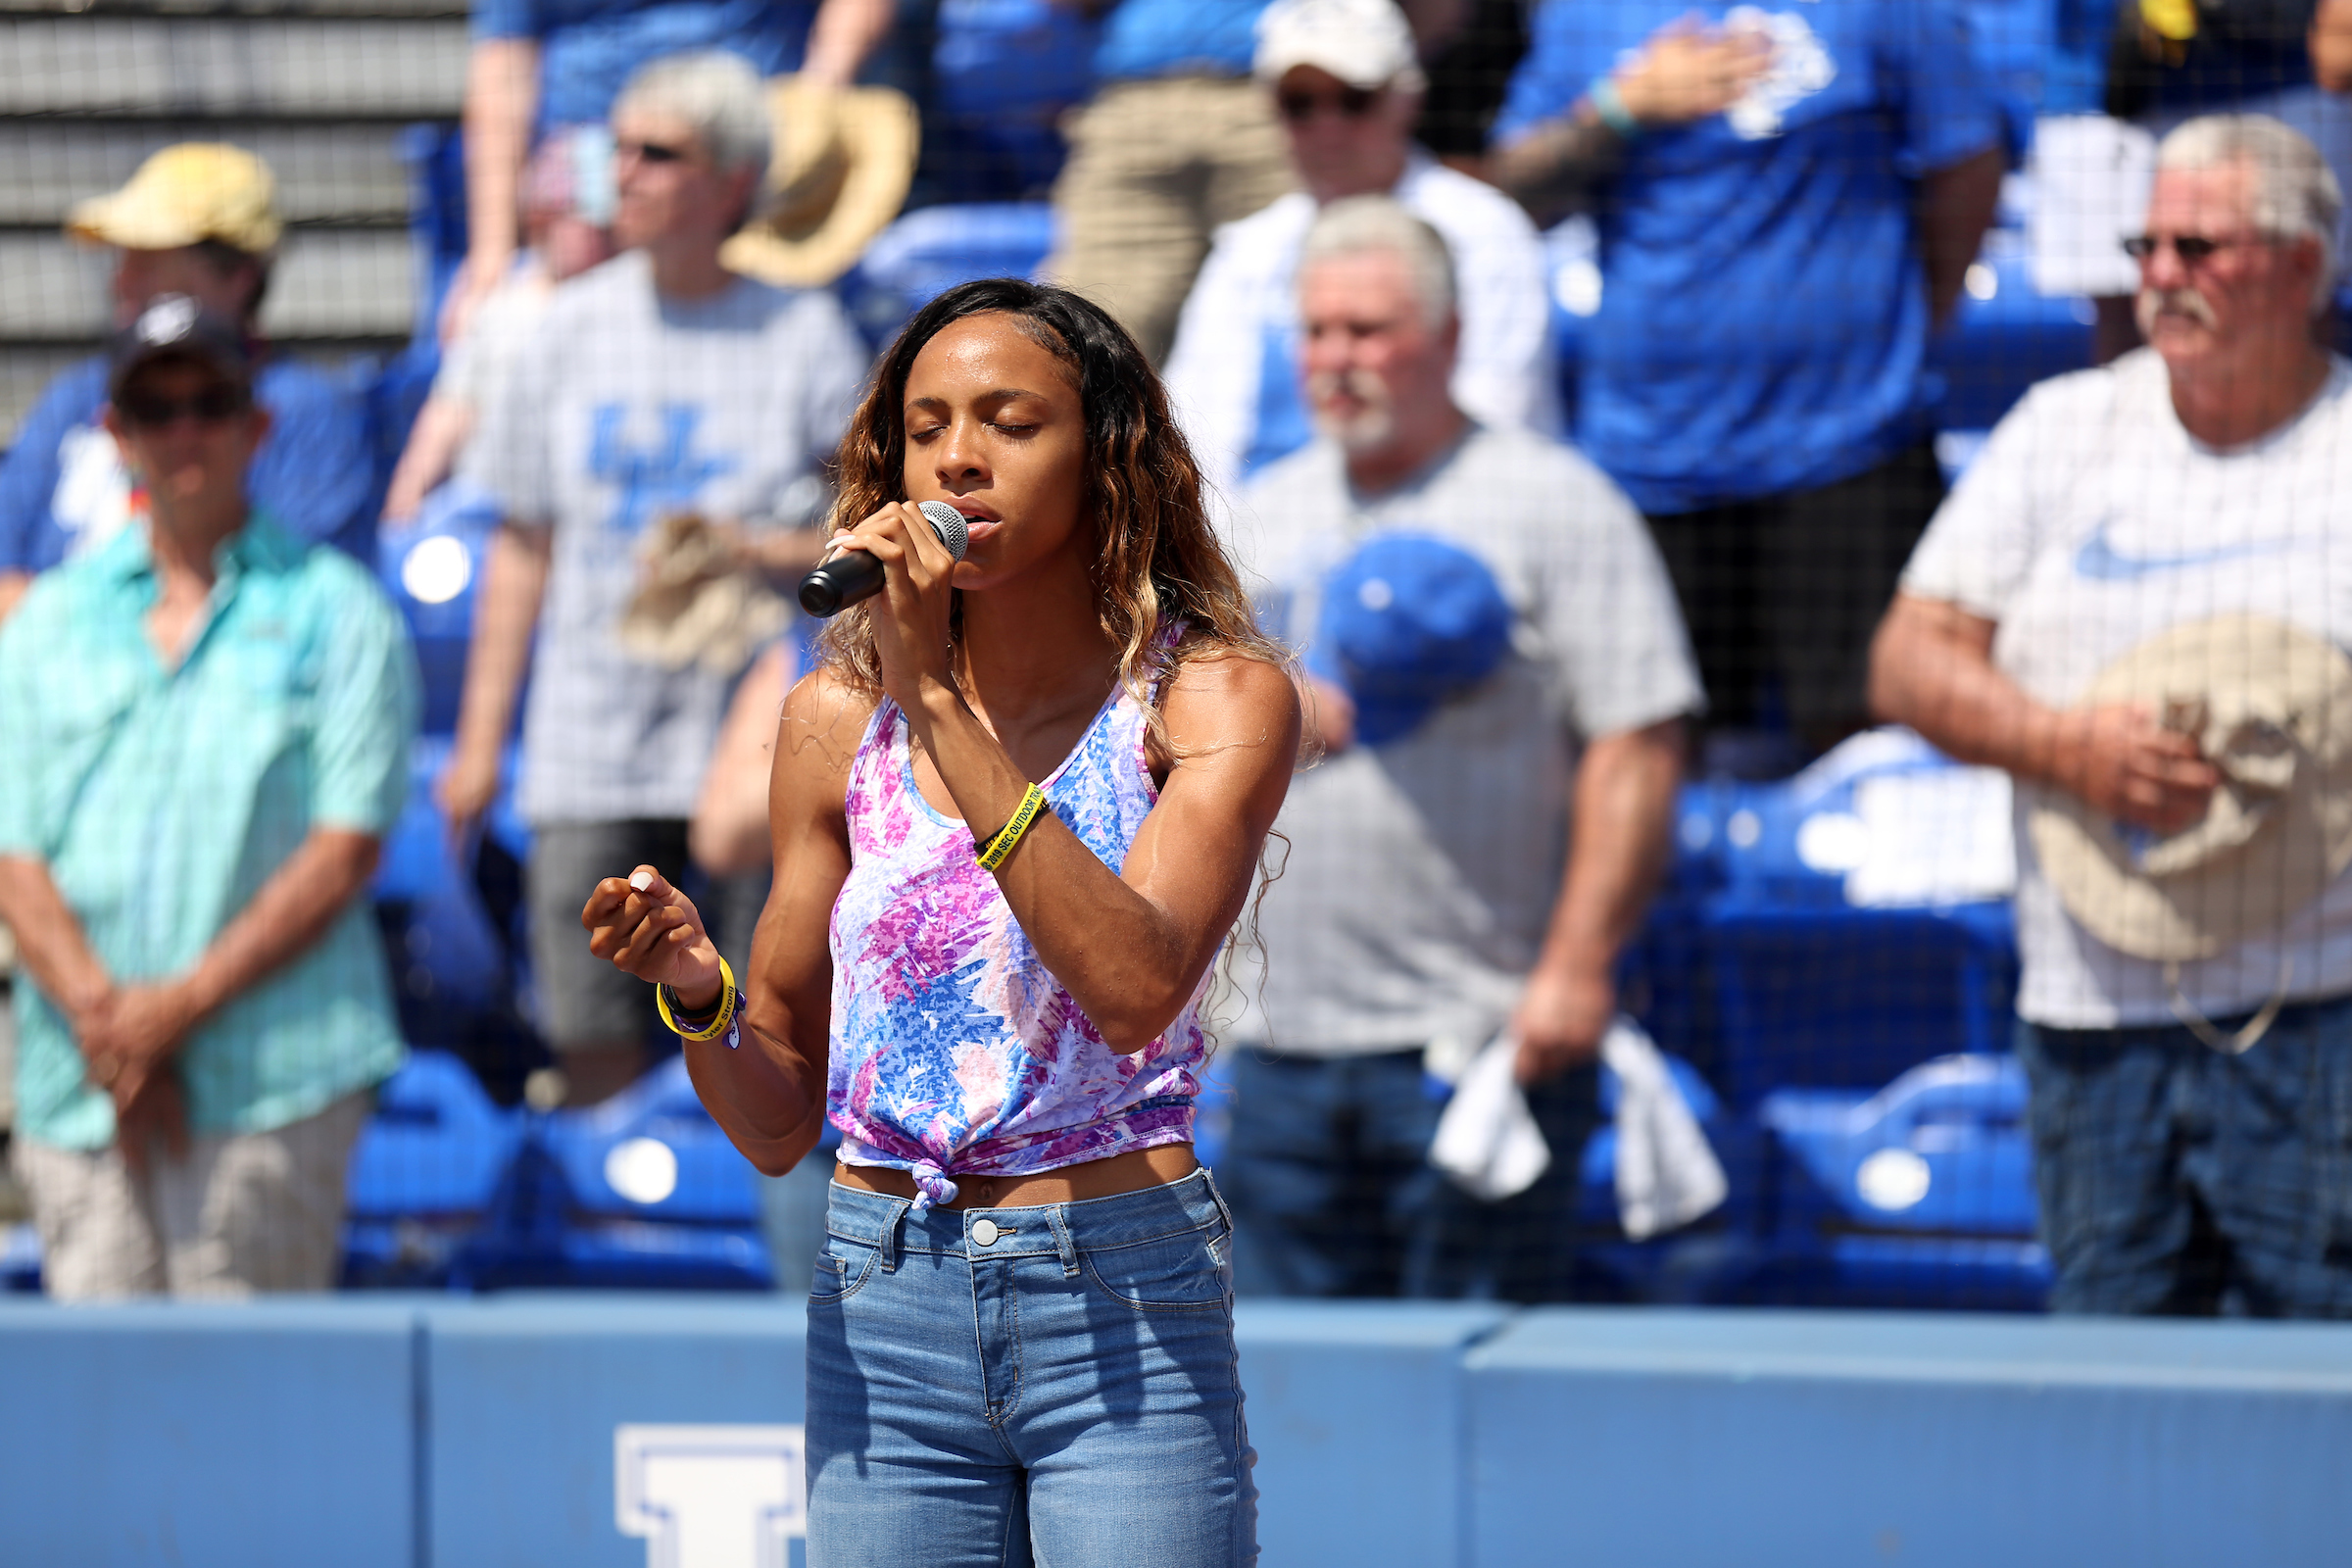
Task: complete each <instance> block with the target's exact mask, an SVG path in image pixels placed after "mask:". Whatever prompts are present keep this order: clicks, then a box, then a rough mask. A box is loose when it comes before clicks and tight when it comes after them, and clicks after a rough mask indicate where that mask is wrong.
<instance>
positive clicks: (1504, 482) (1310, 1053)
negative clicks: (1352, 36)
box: [1217, 196, 1700, 1300]
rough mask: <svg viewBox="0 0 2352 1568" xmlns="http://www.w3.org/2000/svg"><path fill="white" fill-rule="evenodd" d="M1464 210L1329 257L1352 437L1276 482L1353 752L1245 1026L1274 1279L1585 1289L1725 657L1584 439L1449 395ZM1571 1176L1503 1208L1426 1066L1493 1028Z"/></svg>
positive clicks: (1281, 531) (1285, 468)
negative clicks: (1605, 1137)
mask: <svg viewBox="0 0 2352 1568" xmlns="http://www.w3.org/2000/svg"><path fill="white" fill-rule="evenodd" d="M1453 276H1454V274H1453V268H1452V262H1451V259H1450V257H1449V256H1448V254H1447V252H1446V243H1445V241H1444V240H1443V239H1441V238H1440V237H1439V236H1438V234H1437V231H1436V230H1435V229H1433V228H1432V227H1431V226H1430V225H1429V224H1428V223H1426V222H1424V221H1422V220H1421V219H1419V218H1416V217H1414V216H1413V215H1412V214H1411V213H1410V212H1408V211H1407V210H1406V209H1405V208H1403V207H1402V206H1401V205H1399V204H1398V203H1397V202H1396V201H1394V200H1392V199H1391V198H1389V197H1386V196H1355V197H1349V198H1348V199H1345V200H1342V201H1336V202H1333V203H1332V204H1330V205H1329V206H1327V207H1325V208H1324V209H1323V210H1322V212H1321V213H1320V214H1319V215H1318V216H1317V218H1316V220H1315V221H1314V224H1313V226H1312V227H1311V228H1309V229H1308V231H1307V233H1306V237H1305V239H1304V241H1303V243H1302V245H1301V247H1300V262H1299V319H1300V323H1301V330H1302V336H1303V341H1302V344H1301V355H1302V359H1303V366H1304V369H1305V379H1306V385H1307V389H1308V397H1309V400H1310V402H1311V404H1312V406H1313V411H1314V417H1315V424H1316V427H1317V430H1318V431H1319V433H1320V435H1321V439H1320V440H1318V441H1316V442H1315V443H1314V444H1313V445H1311V446H1309V447H1307V448H1305V449H1304V450H1302V451H1300V452H1298V453H1296V454H1294V455H1293V456H1291V457H1289V458H1287V459H1285V460H1283V461H1282V462H1281V463H1279V464H1276V465H1275V466H1272V467H1270V468H1268V469H1266V470H1265V472H1264V473H1263V474H1262V475H1260V477H1259V479H1258V481H1257V483H1256V484H1255V485H1253V486H1252V487H1251V488H1250V491H1249V492H1248V494H1247V497H1246V501H1245V508H1244V510H1245V512H1246V513H1247V514H1248V515H1249V518H1248V519H1247V520H1245V522H1244V523H1243V525H1242V528H1243V535H1242V538H1241V540H1240V541H1239V545H1240V551H1241V554H1242V557H1243V559H1244V561H1245V563H1246V564H1247V565H1248V566H1249V568H1250V572H1251V573H1252V575H1253V576H1254V578H1255V581H1254V582H1253V584H1252V592H1253V593H1254V594H1255V595H1256V596H1257V599H1258V602H1259V608H1260V613H1261V614H1262V615H1263V616H1264V617H1265V620H1266V624H1267V626H1268V628H1269V629H1270V630H1272V631H1274V632H1275V633H1276V634H1277V635H1279V636H1281V637H1283V638H1284V639H1285V640H1286V641H1287V642H1289V643H1290V644H1292V645H1293V646H1294V647H1297V648H1299V649H1300V650H1301V651H1302V652H1303V653H1304V655H1305V656H1306V667H1307V669H1308V670H1309V671H1310V672H1311V674H1310V676H1309V678H1308V685H1309V687H1310V693H1309V695H1310V698H1311V701H1310V702H1309V703H1308V705H1307V715H1308V724H1309V726H1310V728H1311V729H1312V730H1313V731H1314V733H1315V736H1316V738H1317V739H1319V742H1320V748H1321V754H1322V755H1321V759H1320V760H1319V761H1318V762H1316V763H1315V765H1313V766H1311V767H1310V768H1308V770H1307V771H1305V772H1304V773H1302V774H1301V775H1300V776H1299V778H1298V779H1297V780H1295V781H1294V782H1293V784H1292V786H1291V795H1290V802H1289V804H1288V805H1286V806H1285V807H1284V808H1283V813H1282V816H1281V819H1280V823H1279V831H1280V832H1281V833H1282V834H1283V835H1284V836H1285V837H1286V838H1287V839H1288V841H1289V848H1288V852H1287V857H1285V856H1278V857H1277V859H1278V860H1280V862H1281V864H1282V870H1281V874H1280V875H1278V876H1276V877H1274V878H1273V879H1272V881H1271V882H1270V883H1269V884H1268V885H1267V888H1266V894H1265V899H1264V902H1263V906H1262V907H1261V909H1260V933H1261V936H1262V938H1263V945H1264V958H1265V965H1266V967H1265V974H1264V980H1263V983H1262V985H1257V986H1255V987H1250V985H1248V984H1247V982H1245V985H1244V991H1245V993H1246V994H1247V995H1250V997H1251V998H1252V999H1253V1000H1254V1001H1255V1002H1256V1003H1257V1005H1258V1016H1257V1017H1256V1018H1254V1019H1252V1020H1250V1021H1249V1022H1248V1023H1247V1024H1245V1026H1244V1027H1243V1028H1242V1029H1240V1030H1238V1031H1236V1033H1237V1034H1238V1035H1239V1036H1240V1038H1241V1040H1242V1042H1243V1043H1242V1045H1241V1047H1240V1049H1238V1050H1237V1051H1236V1052H1235V1053H1234V1054H1233V1058H1232V1060H1233V1068H1232V1070H1233V1073H1234V1077H1235V1081H1236V1087H1237V1088H1238V1090H1239V1094H1240V1100H1239V1105H1238V1108H1237V1110H1236V1113H1235V1121H1234V1127H1233V1138H1232V1147H1231V1152H1230V1153H1229V1155H1228V1157H1227V1158H1226V1160H1225V1161H1224V1162H1223V1163H1222V1164H1221V1165H1220V1166H1219V1168H1218V1173H1217V1174H1218V1178H1219V1180H1220V1181H1225V1182H1227V1190H1228V1192H1229V1194H1230V1195H1231V1199H1232V1202H1233V1207H1234V1212H1235V1218H1236V1226H1237V1230H1236V1236H1237V1242H1236V1248H1237V1250H1236V1253H1235V1267H1236V1282H1237V1289H1240V1290H1243V1291H1252V1292H1264V1293H1277V1294H1286V1295H1301V1296H1393V1295H1400V1294H1401V1295H1408V1296H1472V1295H1478V1294H1481V1293H1482V1292H1485V1293H1491V1294H1493V1295H1495V1296H1498V1297H1501V1298H1503V1299H1511V1300H1556V1299H1562V1298H1563V1297H1564V1296H1565V1295H1566V1294H1567V1290H1568V1283H1569V1264H1570V1262H1571V1255H1570V1253H1569V1252H1568V1250H1566V1248H1565V1247H1564V1245H1563V1244H1564V1242H1565V1240H1566V1232H1567V1222H1568V1219H1569V1217H1570V1215H1571V1213H1572V1212H1573V1200H1574V1197H1575V1194H1576V1190H1577V1189H1576V1182H1577V1155H1578V1152H1580V1151H1581V1149H1582V1148H1583V1146H1584V1142H1585V1138H1586V1135H1587V1134H1588V1133H1589V1132H1590V1131H1591V1129H1592V1126H1593V1119H1594V1115H1595V1085H1596V1073H1595V1070H1594V1056H1595V1053H1596V1051H1597V1049H1598V1047H1599V1043H1600V1039H1601V1035H1602V1033H1603V1032H1604V1031H1605V1030H1606V1029H1607V1027H1608V1025H1609V1022H1610V1020H1611V1018H1612V1017H1613V1016H1614V1014H1615V1011H1616V993H1615V990H1614V987H1613V985H1612V983H1611V979H1610V974H1611V969H1612V966H1613V964H1614V963H1615V960H1616V956H1617V952H1618V949H1619V948H1620V946H1622V944H1623V943H1624V942H1625V940H1626V938H1627V937H1628V936H1630V935H1631V934H1632V932H1633V930H1634V928H1635V927H1636V925H1637V924H1638V923H1639V922H1640V920H1641V917H1642V908H1643V906H1644V905H1645V904H1646V903H1647V900H1648V896H1649V891H1650V887H1651V884H1652V882H1653V880H1654V879H1655V876H1656V874H1657V870H1658V867H1659V866H1660V864H1662V863H1663V861H1664V859H1665V857H1666V847H1667V823H1668V820H1669V816H1670V813H1671V809H1672V806H1673V802H1674V789H1675V784H1676V781H1677V780H1678V779H1679V778H1680V776H1681V766H1682V749H1683V719H1684V715H1686V714H1688V713H1691V712H1692V711H1695V710H1696V709H1697V707H1698V706H1699V700H1700V699H1699V687H1698V677H1697V673H1696V671H1695V669H1694V668H1693V667H1692V664H1691V654H1690V648H1689V645H1688V643H1687V642H1686V640H1685V638H1684V635H1683V627H1682V621H1681V618H1680V616H1679V615H1678V614H1677V613H1676V611H1675V606H1674V593H1673V589H1672V587H1671V586H1670V585H1669V583H1668V582H1667V579H1666V574H1665V570H1664V568H1663V567H1662V566H1661V565H1660V564H1659V562H1658V557H1657V553H1656V551H1655V549H1654V548H1653V547H1652V546H1651V544H1650V542H1649V539H1648V537H1647V535H1646V534H1645V533H1644V532H1643V531H1642V519H1641V517H1640V516H1639V515H1637V514H1636V513H1635V511H1634V509H1633V506H1632V504H1631V503H1630V502H1628V501H1627V500H1626V498H1625V497H1624V496H1623V495H1622V494H1620V493H1619V492H1618V490H1617V488H1616V487H1615V486H1614V485H1612V484H1611V483H1610V482H1609V481H1608V479H1607V478H1606V477H1604V476H1603V475H1602V474H1601V473H1600V471H1599V470H1598V469H1597V468H1594V467H1593V466H1592V465H1591V464H1589V463H1587V462H1586V461H1585V460H1584V459H1582V458H1580V457H1578V456H1577V455H1576V454H1575V453H1573V452H1571V451H1569V450H1568V449H1567V448H1565V447H1563V446H1560V445H1559V444H1557V443H1556V442H1552V441H1548V440H1545V439H1544V438H1542V437H1540V436H1536V435H1532V434H1529V433H1527V432H1525V431H1522V430H1506V429H1495V428H1489V427H1487V426H1485V425H1482V424H1479V423H1477V422H1476V421H1474V420H1473V419H1472V418H1471V417H1469V416H1468V415H1466V414H1464V413H1463V412H1462V410H1461V409H1460V408H1459V407H1458V406H1456V404H1455V403H1454V401H1453V399H1452V396H1451V394H1450V393H1449V391H1448V388H1449V386H1450V385H1451V384H1452V382H1451V373H1452V370H1453V368H1454V358H1455V354H1456V352H1457V345H1458V343H1459V341H1460V333H1461V319H1460V316H1459V314H1458V313H1457V311H1456V308H1455V302H1454V283H1453ZM1490 1042H1495V1045H1494V1046H1493V1047H1492V1048H1491V1049H1495V1050H1499V1051H1504V1052H1515V1054H1516V1056H1515V1063H1514V1066H1515V1072H1516V1076H1517V1078H1518V1080H1519V1081H1520V1082H1521V1083H1522V1084H1524V1085H1525V1086H1527V1093H1528V1097H1529V1101H1530V1104H1531V1108H1532V1109H1533V1111H1534V1113H1535V1116H1536V1118H1537V1121H1538V1123H1539V1125H1540V1126H1541V1127H1542V1128H1543V1130H1544V1135H1545V1138H1546V1140H1547V1142H1548V1143H1549V1145H1550V1149H1551V1153H1552V1162H1551V1167H1550V1169H1549V1170H1548V1171H1547V1172H1546V1173H1545V1174H1544V1176H1543V1177H1541V1178H1540V1179H1539V1180H1538V1181H1537V1182H1536V1184H1535V1185H1534V1186H1533V1187H1531V1188H1529V1189H1527V1190H1526V1191H1524V1192H1522V1193H1520V1194H1518V1195H1517V1196H1514V1197H1511V1198H1508V1199H1506V1200H1503V1201H1498V1202H1495V1203H1491V1204H1490V1203H1482V1202H1480V1201H1477V1200H1475V1199H1472V1198H1470V1197H1468V1196H1467V1195H1465V1194H1463V1193H1460V1192H1455V1191H1452V1190H1450V1189H1449V1188H1447V1187H1446V1184H1445V1182H1444V1181H1443V1179H1442V1178H1441V1177H1440V1176H1439V1175H1438V1174H1437V1173H1436V1172H1435V1171H1434V1170H1433V1169H1432V1168H1431V1167H1430V1165H1429V1163H1428V1160H1427V1157H1426V1156H1427V1152H1428V1150H1429V1145H1430V1139H1431V1136H1432V1134H1433V1133H1434V1132H1435V1130H1436V1125H1437V1120H1438V1115H1439V1112H1440V1110H1441V1108H1442V1106H1441V1104H1440V1103H1439V1101H1438V1100H1437V1099H1434V1098H1433V1097H1432V1096H1431V1095H1430V1093H1429V1091H1428V1089H1427V1088H1426V1086H1425V1077H1424V1075H1425V1070H1434V1071H1435V1072H1436V1073H1437V1074H1438V1075H1439V1076H1441V1077H1445V1076H1449V1075H1451V1074H1452V1073H1454V1072H1458V1071H1459V1070H1460V1068H1461V1065H1462V1062H1463V1058H1464V1057H1465V1056H1466V1055H1468V1054H1472V1053H1476V1052H1479V1051H1480V1050H1481V1049H1482V1048H1489V1043H1490Z"/></svg>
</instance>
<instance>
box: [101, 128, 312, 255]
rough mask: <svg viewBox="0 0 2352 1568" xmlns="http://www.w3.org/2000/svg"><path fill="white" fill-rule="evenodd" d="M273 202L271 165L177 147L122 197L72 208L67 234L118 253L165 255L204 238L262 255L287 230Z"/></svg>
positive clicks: (226, 151) (222, 147)
mask: <svg viewBox="0 0 2352 1568" xmlns="http://www.w3.org/2000/svg"><path fill="white" fill-rule="evenodd" d="M276 198H277V182H276V181H275V180H273V179H272V178H270V166H269V165H267V164H265V163H263V162H262V161H261V160H260V159H259V158H256V157H255V156H254V155H253V154H251V153H249V152H247V151H246V150H245V149H244V148H242V147H231V146H229V145H228V144H227V143H225V142H214V141H183V142H180V143H178V144H177V145H176V146H172V147H167V148H165V149H164V150H163V151H162V152H159V153H157V154H156V155H155V156H154V157H152V158H150V159H148V160H147V161H146V162H145V163H143V164H141V165H140V166H139V172H137V173H135V174H133V175H131V176H130V182H129V183H128V184H126V185H124V186H123V188H122V189H121V190H119V191H115V192H113V193H111V194H109V195H105V196H94V197H92V198H91V199H90V200H88V201H86V202H82V203H80V204H79V205H78V206H76V207H75V208H74V209H73V212H72V213H71V214H70V215H69V216H68V217H67V219H66V232H67V233H68V234H71V235H72V236H73V238H75V239H77V240H81V241H83V242H84V243H86V244H91V245H120V246H122V247H123V249H124V250H133V251H171V250H177V249H179V248H180V247H181V246H183V245H194V244H197V243H199V242H201V241H204V240H208V239H210V240H219V241H220V242H221V244H223V245H233V246H235V247H236V248H237V249H238V250H241V251H245V252H247V253H248V254H251V255H254V256H263V255H267V254H268V253H269V252H270V251H272V250H274V249H275V248H276V246H277V238H278V235H279V234H280V233H281V232H282V231H283V229H284V227H285V225H284V224H283V223H281V222H280V221H278V216H277V210H276Z"/></svg>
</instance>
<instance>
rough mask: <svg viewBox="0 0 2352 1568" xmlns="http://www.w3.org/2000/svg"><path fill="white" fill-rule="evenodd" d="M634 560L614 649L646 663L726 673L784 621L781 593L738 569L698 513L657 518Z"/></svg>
mask: <svg viewBox="0 0 2352 1568" xmlns="http://www.w3.org/2000/svg"><path fill="white" fill-rule="evenodd" d="M637 555H638V564H639V565H640V566H641V567H642V568H643V571H644V575H643V578H642V580H641V581H640V582H639V584H638V588H637V591H636V593H635V594H633V595H632V596H631V597H630V600H629V606H628V609H627V610H625V611H623V612H622V613H621V617H620V626H619V632H620V646H621V648H622V649H623V650H624V651H626V652H627V653H628V654H629V655H630V656H631V657H632V658H635V659H638V660H640V661H642V662H645V663H649V664H656V665H659V666H660V667H662V668H663V669H671V670H679V669H685V668H686V667H688V666H689V665H694V664H699V665H701V666H702V668H703V670H704V672H705V673H707V674H711V675H717V676H721V677H725V676H731V675H734V674H737V673H739V672H740V671H741V670H742V669H743V666H744V665H746V664H748V663H750V662H752V656H753V655H754V654H756V653H758V652H759V651H760V647H761V645H763V644H764V643H766V642H767V641H768V640H769V639H770V638H772V637H774V636H775V635H776V634H777V633H778V632H780V631H782V630H783V629H784V628H785V626H787V625H788V624H790V623H791V620H792V608H791V607H790V606H789V605H787V604H785V602H784V598H783V596H782V595H781V594H778V593H777V592H776V591H775V590H774V589H772V588H770V587H768V586H767V584H766V583H765V582H764V581H763V580H762V579H761V578H760V575H759V574H758V573H757V572H754V571H751V570H749V569H747V568H745V567H743V566H740V565H738V564H736V558H735V551H734V548H733V546H732V544H731V543H730V541H729V540H728V538H727V536H726V534H725V533H724V532H723V531H721V530H720V529H718V528H715V527H713V526H712V525H711V522H710V520H709V519H707V518H705V517H703V516H701V515H698V514H695V513H691V512H678V513H672V514H670V515H667V516H665V517H663V518H662V520H661V521H660V522H658V523H656V524H655V525H654V527H652V528H651V529H649V530H648V531H647V533H646V537H645V539H644V541H643V542H642V543H641V544H640V545H639V546H638V550H637Z"/></svg>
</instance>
